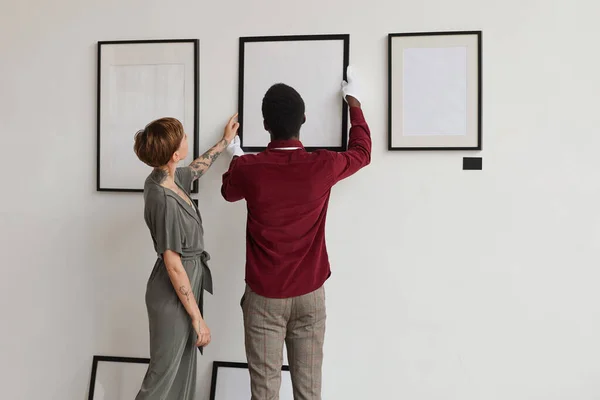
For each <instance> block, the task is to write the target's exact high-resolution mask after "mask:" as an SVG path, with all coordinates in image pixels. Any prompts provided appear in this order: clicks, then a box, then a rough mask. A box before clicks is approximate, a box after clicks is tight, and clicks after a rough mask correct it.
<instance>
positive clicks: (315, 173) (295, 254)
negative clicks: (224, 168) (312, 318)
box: [222, 107, 371, 298]
mask: <svg viewBox="0 0 600 400" xmlns="http://www.w3.org/2000/svg"><path fill="white" fill-rule="evenodd" d="M350 116H351V123H352V128H351V130H350V140H349V143H348V150H347V151H345V152H340V153H337V152H331V151H324V150H321V151H316V152H312V153H308V152H306V151H305V150H304V149H303V147H302V144H301V142H300V141H298V140H284V141H272V142H271V143H270V144H269V147H268V149H267V150H265V151H264V152H262V153H260V154H256V155H244V156H242V157H237V158H235V159H234V160H233V161H232V163H231V166H230V168H229V171H228V172H227V173H225V175H224V176H223V187H222V194H223V197H224V198H225V199H226V200H227V201H237V200H241V199H246V202H247V207H248V220H247V232H246V235H247V247H246V282H247V284H248V285H249V286H250V287H251V288H252V290H253V291H255V292H256V293H257V294H259V295H262V296H265V297H272V298H288V297H294V296H300V295H303V294H306V293H309V292H311V291H313V290H315V289H317V288H319V287H321V286H322V285H323V283H324V282H325V280H327V278H328V277H329V275H330V269H329V259H328V256H327V249H326V245H325V219H326V215H327V207H328V204H329V196H330V191H331V188H332V186H333V185H334V184H335V183H337V182H339V181H340V180H342V179H344V178H346V177H348V176H350V175H352V174H354V173H355V172H356V171H358V170H359V169H360V168H362V167H364V166H366V165H368V164H369V163H370V160H371V138H370V132H369V128H368V125H367V123H366V122H365V120H364V116H363V114H362V111H361V109H360V108H358V107H353V108H351V109H350Z"/></svg>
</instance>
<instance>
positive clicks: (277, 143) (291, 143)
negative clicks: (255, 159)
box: [267, 140, 304, 150]
mask: <svg viewBox="0 0 600 400" xmlns="http://www.w3.org/2000/svg"><path fill="white" fill-rule="evenodd" d="M286 147H299V148H300V149H304V146H303V145H302V142H301V141H299V140H273V141H272V142H270V143H269V145H268V146H267V148H268V149H269V150H276V149H280V148H286Z"/></svg>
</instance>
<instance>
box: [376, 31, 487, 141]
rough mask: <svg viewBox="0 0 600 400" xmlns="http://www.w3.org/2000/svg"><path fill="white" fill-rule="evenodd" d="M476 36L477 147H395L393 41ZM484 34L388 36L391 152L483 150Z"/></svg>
mask: <svg viewBox="0 0 600 400" xmlns="http://www.w3.org/2000/svg"><path fill="white" fill-rule="evenodd" d="M451 35H474V36H476V38H477V144H476V145H475V146H466V147H465V146H457V147H441V146H440V147H397V146H393V144H392V141H393V126H392V125H393V82H392V75H393V48H392V45H393V39H394V38H397V37H411V36H413V37H414V36H451ZM482 38H483V32H482V31H481V30H464V31H441V32H406V33H390V34H388V51H387V53H388V150H389V151H423V150H426V151H436V150H438V151H448V150H451V151H455V150H462V151H465V150H477V151H478V150H482V136H483V135H482V116H483V114H482V111H483V107H482V75H483V54H482V49H483V44H482Z"/></svg>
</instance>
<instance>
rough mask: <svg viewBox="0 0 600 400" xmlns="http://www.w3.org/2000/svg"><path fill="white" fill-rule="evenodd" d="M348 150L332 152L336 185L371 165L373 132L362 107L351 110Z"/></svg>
mask: <svg viewBox="0 0 600 400" xmlns="http://www.w3.org/2000/svg"><path fill="white" fill-rule="evenodd" d="M350 123H351V125H352V126H351V128H350V139H349V140H348V150H346V151H343V152H331V155H332V157H333V179H334V182H333V183H334V184H335V183H337V182H339V181H341V180H342V179H345V178H348V177H349V176H351V175H353V174H355V173H356V172H358V170H360V169H361V168H363V167H365V166H367V165H369V164H370V163H371V131H370V129H369V125H368V124H367V122H366V121H365V117H364V115H363V112H362V110H361V109H360V107H351V108H350Z"/></svg>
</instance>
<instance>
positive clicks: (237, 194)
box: [221, 157, 244, 202]
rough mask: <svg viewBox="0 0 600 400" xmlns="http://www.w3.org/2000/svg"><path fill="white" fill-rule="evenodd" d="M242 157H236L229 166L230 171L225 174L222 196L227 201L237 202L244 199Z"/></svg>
mask: <svg viewBox="0 0 600 400" xmlns="http://www.w3.org/2000/svg"><path fill="white" fill-rule="evenodd" d="M239 160H240V157H234V158H233V159H232V160H231V164H229V170H227V172H225V173H224V174H223V184H222V185H221V195H222V196H223V198H224V199H225V200H226V201H229V202H235V201H239V200H242V199H243V198H244V190H243V182H242V180H241V179H240V170H239Z"/></svg>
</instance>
